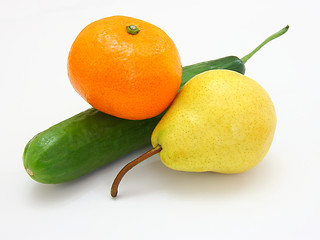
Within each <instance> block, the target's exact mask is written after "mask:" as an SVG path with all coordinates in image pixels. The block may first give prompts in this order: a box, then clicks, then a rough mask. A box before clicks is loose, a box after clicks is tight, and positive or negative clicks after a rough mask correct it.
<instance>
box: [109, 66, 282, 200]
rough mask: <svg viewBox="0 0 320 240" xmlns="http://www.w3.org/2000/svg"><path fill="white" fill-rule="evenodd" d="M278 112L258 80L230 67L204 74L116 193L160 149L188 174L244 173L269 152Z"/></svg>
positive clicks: (113, 191)
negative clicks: (139, 165)
mask: <svg viewBox="0 0 320 240" xmlns="http://www.w3.org/2000/svg"><path fill="white" fill-rule="evenodd" d="M276 121H277V120H276V112H275V108H274V105H273V103H272V100H271V98H270V96H269V95H268V93H267V92H266V91H265V90H264V89H263V88H262V87H261V86H260V85H259V84H258V83H257V82H255V81H254V80H252V79H250V78H248V77H246V76H244V75H242V74H240V73H237V72H234V71H230V70H210V71H207V72H204V73H201V74H199V75H197V76H195V77H194V78H192V79H191V80H189V82H188V83H187V84H186V85H185V86H184V87H183V88H182V89H181V91H180V92H179V93H178V95H177V96H176V98H175V100H174V101H173V103H172V104H171V106H170V108H169V109H168V111H167V112H166V113H165V115H164V116H163V117H162V119H161V120H160V122H159V123H158V125H157V126H156V128H155V129H154V131H153V133H152V137H151V143H152V145H153V147H154V148H153V149H151V150H150V151H148V152H147V153H145V154H143V155H142V156H140V157H139V158H137V159H135V160H134V161H132V162H130V163H129V164H127V165H126V166H125V167H124V168H123V169H122V170H121V171H120V172H119V174H118V175H117V177H116V179H115V180H114V183H113V185H112V188H111V195H112V196H113V197H115V196H117V193H118V185H119V183H120V181H121V179H122V178H123V176H124V175H125V173H126V172H128V171H129V170H130V169H131V168H132V167H134V166H135V165H137V164H138V163H140V162H142V161H144V160H145V159H146V158H148V157H150V156H152V155H154V154H156V153H159V154H160V158H161V161H162V162H163V163H164V164H165V165H166V166H167V167H169V168H172V169H175V170H179V171H188V172H205V171H212V172H219V173H227V174H229V173H240V172H244V171H246V170H248V169H250V168H252V167H254V166H256V165H257V164H258V163H259V162H260V161H261V160H262V159H263V158H264V156H265V155H266V154H267V152H268V150H269V148H270V146H271V143H272V140H273V136H274V133H275V128H276Z"/></svg>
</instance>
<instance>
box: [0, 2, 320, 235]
mask: <svg viewBox="0 0 320 240" xmlns="http://www.w3.org/2000/svg"><path fill="white" fill-rule="evenodd" d="M319 9H320V4H319V1H318V0H313V1H311V0H306V1H281V0H268V1H267V0H265V1H254V0H252V1H250V0H242V1H221V0H220V1H201V0H198V1H194V0H193V1H186V0H185V1H180V2H179V1H173V0H171V1H165V0H162V1H120V0H118V1H106V0H104V1H102V0H101V1H98V0H91V1H80V0H78V1H77V0H72V1H67V0H56V1H40V0H38V1H36V0H29V1H27V0H26V1H22V0H21V1H18V0H12V1H9V0H7V1H5V0H1V1H0V29H1V31H0V56H1V57H0V69H1V70H0V89H1V94H0V103H1V118H0V121H1V124H0V128H1V129H0V130H1V142H0V151H1V154H0V161H1V170H0V171H1V174H0V184H1V185H0V189H1V198H0V236H1V238H2V239H25V240H27V239H198V238H205V239H320V233H319V231H320V230H319V227H320V193H319V191H320V189H319V183H320V174H319V171H320V157H319V156H320V150H319V149H320V148H319V134H320V127H319V122H320V114H319V109H320V108H319V107H320V102H319V100H320V97H319V89H320V84H319V82H320V78H319V65H320V57H319V55H320V51H319V50H320V48H319V42H320V37H319V36H320V35H319V23H320V17H319ZM111 15H126V16H132V17H136V18H140V19H143V20H145V21H148V22H151V23H153V24H155V25H157V26H159V27H161V28H162V29H163V30H165V31H166V32H167V33H168V35H169V36H170V37H171V38H172V39H173V40H174V42H175V43H176V45H177V47H178V49H179V52H180V55H181V59H182V63H183V65H188V64H192V63H197V62H200V61H205V60H210V59H215V58H219V57H223V56H227V55H236V56H239V57H242V56H244V55H245V54H247V53H248V52H250V51H251V50H252V49H253V48H254V47H256V46H257V45H258V44H259V43H260V42H261V41H262V40H264V39H265V38H266V37H267V36H269V35H270V34H272V33H274V32H276V31H278V30H280V29H281V28H283V27H285V26H286V25H287V24H289V25H290V29H289V31H288V32H287V33H286V34H285V35H284V36H282V37H280V38H279V39H277V40H275V41H273V42H271V43H269V44H268V45H267V46H266V47H264V48H263V49H261V50H260V52H258V53H257V54H256V55H255V56H254V57H252V59H250V60H249V61H248V62H247V64H246V66H247V72H246V75H247V76H249V77H251V78H253V79H254V80H256V81H258V82H259V83H260V84H261V85H262V86H263V87H264V88H265V89H266V90H267V91H268V92H269V94H270V96H271V97H272V99H273V101H274V104H275V107H276V110H277V117H278V125H277V130H276V135H275V139H274V142H273V145H272V147H271V149H270V151H269V153H268V155H267V156H266V158H265V159H264V160H263V161H262V162H261V163H260V164H259V165H258V166H257V167H255V168H254V169H252V170H250V171H248V172H246V173H243V174H238V175H221V174H216V173H184V172H177V171H173V170H170V169H168V168H166V167H165V166H163V165H162V163H161V161H160V159H159V157H158V156H154V157H152V158H151V159H149V160H148V161H146V162H144V163H143V164H141V165H140V166H138V167H136V168H135V169H134V170H132V171H130V172H129V173H128V175H127V176H126V177H125V178H124V180H123V182H122V184H121V185H120V193H119V197H118V198H117V199H112V198H111V197H110V195H109V189H110V186H111V184H112V181H113V178H114V177H115V175H116V174H117V172H118V171H119V170H120V168H121V167H122V166H124V165H125V164H126V163H127V162H129V161H130V160H132V159H133V158H135V157H136V156H138V155H140V154H141V153H143V152H144V151H145V150H147V149H149V147H146V148H145V149H141V150H139V151H136V152H134V153H133V154H131V155H128V156H127V157H125V158H122V159H120V160H119V161H116V162H115V163H112V164H110V165H108V166H106V167H104V168H102V169H100V170H98V171H95V172H94V173H92V174H89V175H87V176H85V177H82V178H81V179H79V180H76V181H73V182H70V183H66V184H60V185H44V184H40V183H37V182H35V181H33V180H32V179H31V178H30V177H29V176H28V175H27V174H26V173H25V170H24V168H23V164H22V152H23V149H24V146H25V144H26V143H27V141H28V140H29V139H30V138H32V137H33V136H34V135H35V134H36V133H38V132H40V131H43V130H45V129H46V128H48V127H50V126H51V125H53V124H56V123H58V122H60V121H62V120H64V119H66V118H68V117H71V116H73V115H74V114H76V113H78V112H80V111H83V110H85V109H87V108H89V107H90V106H89V105H88V104H87V103H86V102H84V100H83V99H82V98H81V97H80V96H79V95H78V94H77V93H76V92H75V91H74V90H73V88H72V87H71V84H70V83H69V80H68V77H67V73H66V61H67V55H68V51H69V48H70V46H71V44H72V42H73V40H74V39H75V37H76V35H77V34H78V33H79V32H80V31H81V29H82V28H84V27H85V26H86V25H87V24H89V23H90V22H92V21H94V20H97V19H100V18H103V17H107V16H111Z"/></svg>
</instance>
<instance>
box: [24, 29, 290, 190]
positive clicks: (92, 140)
mask: <svg viewBox="0 0 320 240" xmlns="http://www.w3.org/2000/svg"><path fill="white" fill-rule="evenodd" d="M287 29H288V26H287V27H286V28H284V29H282V30H281V31H279V32H278V33H276V34H277V35H276V36H275V34H274V35H272V36H271V37H269V38H268V39H267V40H266V41H265V42H263V43H262V44H261V45H259V47H258V48H256V49H255V50H254V51H253V52H251V53H250V54H251V55H250V54H248V55H247V56H245V57H244V58H243V59H239V58H238V57H234V56H229V57H224V58H220V59H217V60H212V61H208V62H202V63H198V64H194V65H190V66H186V67H183V74H182V81H181V87H182V86H183V85H184V84H185V83H186V82H187V81H189V80H190V79H191V78H192V77H194V76H195V75H197V74H199V73H201V72H204V71H208V70H212V69H229V70H233V71H237V72H239V73H242V74H244V72H245V66H244V63H245V62H246V61H247V60H248V59H249V58H250V57H251V56H252V55H253V54H254V53H255V52H256V51H258V50H259V49H260V48H261V47H262V46H263V45H264V44H266V43H267V42H268V41H270V40H272V39H274V38H275V37H278V36H280V35H282V34H283V33H285V32H286V31H287ZM163 114H164V113H162V114H160V115H158V116H156V117H154V118H150V119H146V120H126V119H120V118H116V117H113V116H110V115H108V114H105V113H102V112H100V111H98V110H96V109H94V108H91V109H88V110H86V111H84V112H81V113H79V114H77V115H75V116H73V117H71V118H69V119H67V120H65V121H63V122H60V123H58V124H56V125H54V126H52V127H50V128H49V129H47V130H45V131H43V132H41V133H39V134H37V135H36V136H34V137H33V138H32V139H31V140H30V141H29V142H28V144H27V145H26V147H25V149H24V153H23V164H24V168H25V169H26V171H27V173H28V174H29V176H30V177H31V178H33V179H34V180H36V181H38V182H41V183H51V184H54V183H63V182H68V181H71V180H73V179H76V178H79V177H81V176H83V175H85V174H87V173H89V172H91V171H93V170H95V169H97V168H99V167H101V166H104V165H106V164H108V163H110V162H112V161H114V160H116V159H118V158H120V157H122V156H124V155H126V154H128V153H130V152H132V151H134V150H136V149H139V148H141V147H144V146H146V145H148V144H150V137H151V134H152V131H153V129H154V127H155V126H156V125H157V123H158V122H159V121H160V119H161V117H162V116H163Z"/></svg>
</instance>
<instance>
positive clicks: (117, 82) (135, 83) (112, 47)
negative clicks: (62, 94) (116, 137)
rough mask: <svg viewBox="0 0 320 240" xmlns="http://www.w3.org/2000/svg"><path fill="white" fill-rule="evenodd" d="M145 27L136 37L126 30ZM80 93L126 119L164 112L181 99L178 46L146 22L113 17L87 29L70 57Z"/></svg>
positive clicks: (71, 75)
mask: <svg viewBox="0 0 320 240" xmlns="http://www.w3.org/2000/svg"><path fill="white" fill-rule="evenodd" d="M129 25H135V26H136V27H138V28H139V30H140V31H139V32H138V34H136V35H132V34H129V33H128V32H127V30H126V27H127V26H129ZM68 76H69V79H70V82H71V84H72V85H73V87H74V88H75V90H76V91H77V92H78V93H79V94H80V95H81V96H82V97H83V98H84V99H85V100H86V101H87V102H88V103H89V104H91V105H92V106H93V107H94V108H96V109H98V110H100V111H102V112H105V113H107V114H110V115H113V116H116V117H120V118H126V119H132V120H137V119H146V118H151V117H154V116H156V115H158V114H160V113H161V112H163V111H164V110H165V109H166V108H167V107H168V105H169V104H170V103H171V102H172V100H173V99H174V97H175V95H176V94H177V92H178V90H179V87H180V83H181V76H182V66H181V60H180V56H179V53H178V50H177V48H176V46H175V44H174V42H173V41H172V40H171V39H170V38H169V37H168V35H167V34H166V33H165V32H164V31H163V30H161V29H160V28H158V27H156V26H154V25H152V24H150V23H147V22H145V21H142V20H139V19H135V18H131V17H125V16H113V17H107V18H104V19H100V20H98V21H95V22H93V23H91V24H89V25H88V26H86V27H85V28H84V29H83V30H82V31H81V32H80V34H79V35H78V36H77V38H76V39H75V41H74V43H73V44H72V47H71V49H70V53H69V57H68Z"/></svg>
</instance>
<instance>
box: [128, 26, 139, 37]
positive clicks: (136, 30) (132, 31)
mask: <svg viewBox="0 0 320 240" xmlns="http://www.w3.org/2000/svg"><path fill="white" fill-rule="evenodd" d="M126 29H127V32H128V33H130V34H132V35H136V34H138V33H139V32H140V29H139V28H138V27H137V26H135V25H129V26H127V28H126Z"/></svg>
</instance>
